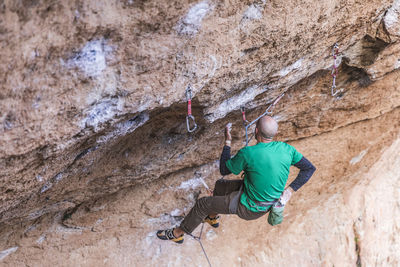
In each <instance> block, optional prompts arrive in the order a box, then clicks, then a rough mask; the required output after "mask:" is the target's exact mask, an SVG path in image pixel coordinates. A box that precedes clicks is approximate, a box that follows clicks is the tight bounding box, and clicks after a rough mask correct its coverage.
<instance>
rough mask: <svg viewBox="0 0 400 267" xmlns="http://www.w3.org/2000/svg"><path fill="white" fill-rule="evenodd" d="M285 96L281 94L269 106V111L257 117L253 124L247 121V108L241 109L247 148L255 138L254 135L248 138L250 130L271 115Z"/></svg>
mask: <svg viewBox="0 0 400 267" xmlns="http://www.w3.org/2000/svg"><path fill="white" fill-rule="evenodd" d="M284 95H285V93H282V94H280V95H279V96H278V97H277V98H275V100H274V102H272V104H271V105H269V106H268V108H267V110H266V111H265V112H264V113H263V114H261V115H260V116H258V117H257V119H255V120H253V121H252V122H250V123H249V122H248V120H246V114H245V108H244V107H241V108H240V111H241V112H242V119H243V125H244V129H245V132H246V146H248V144H249V142H250V140H251V138H252V137H253V135H252V136H251V137H250V138H249V137H248V129H249V128H250V127H251V126H252V125H253V124H254V123H256V122H257V121H258V120H259V119H260V118H261V117H263V116H265V115H271V114H272V111H273V109H274V108H275V105H276V104H277V103H278V102H279V100H281V98H282V97H283V96H284Z"/></svg>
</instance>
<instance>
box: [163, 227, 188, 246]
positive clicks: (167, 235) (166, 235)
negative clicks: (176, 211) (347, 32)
mask: <svg viewBox="0 0 400 267" xmlns="http://www.w3.org/2000/svg"><path fill="white" fill-rule="evenodd" d="M157 237H158V238H160V239H162V240H171V241H174V242H175V243H178V244H182V243H183V240H184V239H183V235H181V236H180V237H175V235H174V228H172V229H167V230H159V231H157Z"/></svg>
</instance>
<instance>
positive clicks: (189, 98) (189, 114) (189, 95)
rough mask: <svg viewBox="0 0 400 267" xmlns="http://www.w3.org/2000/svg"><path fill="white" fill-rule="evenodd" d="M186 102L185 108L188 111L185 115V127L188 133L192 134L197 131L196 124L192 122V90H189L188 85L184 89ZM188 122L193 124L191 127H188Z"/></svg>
mask: <svg viewBox="0 0 400 267" xmlns="http://www.w3.org/2000/svg"><path fill="white" fill-rule="evenodd" d="M186 100H187V103H188V105H187V107H188V111H187V115H186V127H187V130H188V132H189V133H192V132H194V131H196V129H197V124H196V122H195V120H194V117H193V115H192V89H191V88H190V85H188V87H187V88H186ZM190 120H191V121H192V122H193V127H192V128H191V127H190Z"/></svg>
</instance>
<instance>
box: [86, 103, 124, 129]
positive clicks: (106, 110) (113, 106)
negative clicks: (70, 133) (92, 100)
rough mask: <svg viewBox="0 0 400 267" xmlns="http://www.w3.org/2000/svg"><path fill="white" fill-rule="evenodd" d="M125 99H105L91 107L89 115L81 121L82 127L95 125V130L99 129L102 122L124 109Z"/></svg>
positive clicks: (88, 111)
mask: <svg viewBox="0 0 400 267" xmlns="http://www.w3.org/2000/svg"><path fill="white" fill-rule="evenodd" d="M123 103H124V100H123V99H122V98H111V99H105V100H103V101H100V102H98V103H96V104H95V105H93V106H91V107H89V109H88V110H87V111H86V113H87V116H86V117H85V118H84V119H83V121H82V122H81V123H80V126H81V128H86V127H90V126H93V127H94V130H95V131H98V130H99V128H100V127H99V126H100V124H101V123H104V122H106V121H108V120H110V119H112V118H114V117H115V116H116V115H119V113H120V112H121V111H122V110H123Z"/></svg>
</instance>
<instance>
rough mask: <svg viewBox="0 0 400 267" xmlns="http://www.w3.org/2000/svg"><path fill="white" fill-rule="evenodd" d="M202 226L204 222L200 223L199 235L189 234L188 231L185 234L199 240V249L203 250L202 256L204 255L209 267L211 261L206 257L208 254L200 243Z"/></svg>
mask: <svg viewBox="0 0 400 267" xmlns="http://www.w3.org/2000/svg"><path fill="white" fill-rule="evenodd" d="M203 227H204V222H203V223H202V224H201V230H200V234H199V236H194V235H192V234H189V233H187V234H188V235H190V236H191V237H193V239H194V240H197V241H199V243H200V246H201V249H202V250H203V253H204V256H206V259H207V262H208V265H210V267H211V262H210V260H209V259H208V256H207V253H206V250H205V249H204V247H203V244H202V243H201V234H202V233H203Z"/></svg>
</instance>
